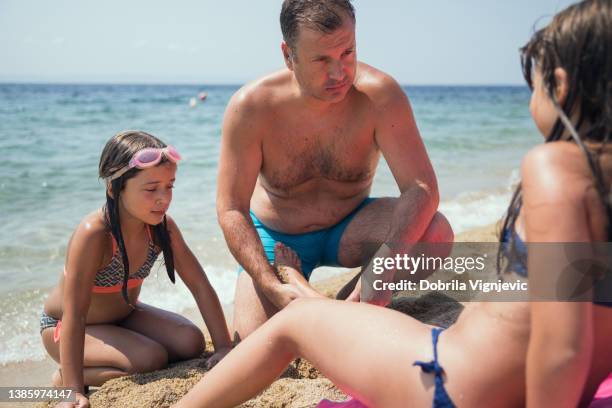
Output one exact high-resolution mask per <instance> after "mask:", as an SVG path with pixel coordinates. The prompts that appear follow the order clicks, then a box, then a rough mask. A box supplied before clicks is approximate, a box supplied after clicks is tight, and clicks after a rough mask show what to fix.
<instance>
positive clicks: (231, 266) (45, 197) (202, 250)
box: [0, 84, 542, 365]
mask: <svg viewBox="0 0 612 408" xmlns="http://www.w3.org/2000/svg"><path fill="white" fill-rule="evenodd" d="M239 87H240V85H227V86H220V85H214V86H213V85H125V84H121V85H109V84H103V85H82V84H78V85H69V84H0V155H1V158H0V282H1V284H0V365H5V364H9V363H18V362H25V361H37V360H42V359H44V358H45V352H44V349H43V347H42V343H41V341H40V335H39V329H38V321H39V315H40V311H41V309H42V304H43V301H44V299H45V297H46V296H48V294H49V292H50V290H51V288H52V287H53V286H54V285H55V284H56V283H57V281H58V279H59V276H60V273H61V271H62V270H63V264H64V257H65V254H66V246H67V243H68V239H69V238H70V235H71V234H72V232H73V230H74V228H75V227H76V226H77V224H78V223H79V221H80V220H81V219H82V217H83V216H84V215H86V214H88V213H89V212H91V211H93V210H95V209H97V208H99V207H100V206H101V205H102V204H103V203H104V198H105V195H104V186H103V184H102V182H101V181H100V180H99V179H98V176H97V169H98V161H99V157H100V153H101V151H102V147H103V146H104V144H105V142H106V141H107V140H108V139H109V138H110V137H111V136H112V135H114V134H115V133H117V132H118V131H120V130H124V129H140V130H145V131H147V132H149V133H151V134H153V135H155V136H157V137H159V138H161V139H162V140H164V141H165V142H166V143H168V144H172V145H174V146H176V147H177V149H178V150H179V151H180V152H181V154H182V155H183V158H184V160H183V161H182V162H181V163H180V165H179V170H178V173H177V181H176V184H175V190H174V199H173V202H172V205H171V207H170V211H169V213H170V214H171V215H172V216H173V218H174V219H175V220H176V222H177V224H178V225H179V227H180V228H181V230H182V232H183V235H184V237H185V239H186V241H187V243H188V244H189V246H190V247H191V249H192V250H193V252H194V253H195V254H196V256H197V257H198V259H199V261H200V263H201V264H202V265H203V267H204V269H205V270H206V274H207V276H208V278H209V280H210V281H211V283H212V285H213V286H214V288H215V290H216V292H217V294H218V295H219V297H220V299H221V302H222V303H223V304H226V305H230V304H231V303H232V299H233V294H234V285H235V281H236V270H237V263H236V262H235V261H234V260H233V258H232V256H231V254H230V253H229V251H228V250H227V247H226V245H225V241H224V238H223V235H222V233H221V230H220V228H219V226H218V223H217V221H216V213H215V190H216V178H217V163H218V157H219V144H220V138H221V124H222V120H223V114H224V110H225V107H226V105H227V102H228V101H229V99H230V97H231V96H232V94H233V93H234V92H236V90H238V89H239ZM403 89H404V91H405V92H406V94H407V95H408V97H409V99H410V101H411V104H412V108H413V111H414V115H415V118H416V121H417V125H418V127H419V130H420V133H421V136H422V138H423V140H424V142H425V146H426V148H427V151H428V154H429V156H430V159H431V161H432V163H433V166H434V169H435V171H436V174H437V177H438V183H439V189H440V194H441V205H440V210H441V211H442V212H443V213H444V214H445V215H446V216H447V218H448V219H449V220H450V222H451V224H452V226H453V228H454V230H455V232H456V233H459V232H462V231H466V230H469V229H472V228H476V227H480V226H484V225H488V224H491V223H493V222H495V221H496V220H497V219H499V218H500V217H501V216H503V214H504V211H505V210H506V207H507V205H508V201H509V198H510V194H511V190H512V188H513V185H514V184H516V182H517V181H518V179H519V175H518V168H519V167H520V162H521V158H522V157H523V156H524V154H525V153H526V152H527V151H528V150H529V149H530V148H532V147H533V146H535V145H536V144H538V143H541V142H542V137H541V136H540V134H539V133H538V131H537V129H536V127H535V125H534V124H533V122H532V120H531V117H530V114H529V108H528V105H529V98H530V91H529V89H528V88H527V87H526V86H405V87H403ZM200 92H206V93H207V95H208V96H207V98H206V99H205V100H204V101H200V100H199V98H198V94H199V93H200ZM194 101H195V102H196V103H195V104H194ZM398 194H399V190H398V188H397V185H396V183H395V181H394V179H393V176H392V174H391V172H390V171H389V169H388V167H387V164H386V162H385V161H384V160H381V162H380V164H379V168H378V171H377V174H376V177H375V180H374V186H373V191H372V196H397V195H398ZM316 278H317V271H315V272H314V273H313V279H316ZM141 300H142V301H143V302H145V303H150V304H153V305H155V306H158V307H162V308H166V309H169V310H172V311H175V312H178V313H182V312H184V311H185V310H188V309H193V308H195V301H194V300H193V298H192V297H191V296H190V293H189V291H188V290H187V288H186V287H185V286H184V285H183V284H182V283H181V282H180V281H177V284H176V285H172V284H171V283H170V282H169V280H168V277H167V275H166V273H165V269H164V268H163V267H160V266H159V265H157V266H156V267H154V269H153V272H152V274H151V275H150V277H149V278H148V279H147V280H146V281H145V284H144V287H143V291H142V294H141Z"/></svg>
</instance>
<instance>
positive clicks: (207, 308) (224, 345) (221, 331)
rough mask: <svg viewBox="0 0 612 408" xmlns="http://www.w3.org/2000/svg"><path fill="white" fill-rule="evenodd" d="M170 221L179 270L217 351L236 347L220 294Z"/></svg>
mask: <svg viewBox="0 0 612 408" xmlns="http://www.w3.org/2000/svg"><path fill="white" fill-rule="evenodd" d="M167 220H168V231H169V233H170V239H171V242H172V251H173V253H174V266H175V269H176V271H177V272H178V274H179V276H180V277H181V279H182V280H183V282H185V285H187V287H188V288H189V290H190V291H191V293H192V294H193V297H194V299H195V301H196V303H197V304H198V308H199V309H200V313H202V317H203V318H204V322H205V323H206V327H207V328H208V331H209V332H210V335H211V337H212V341H213V344H214V346H215V351H217V352H219V351H221V350H222V349H229V348H231V347H232V341H231V338H230V335H229V330H228V328H227V323H226V321H225V316H224V315H223V310H222V309H221V303H220V302H219V298H218V297H217V293H216V292H215V290H214V289H213V287H212V286H211V284H210V282H208V278H207V277H206V274H205V273H204V269H202V266H201V265H200V263H199V262H198V260H197V258H196V257H195V255H194V254H193V252H191V249H189V247H188V246H187V243H186V242H185V240H184V239H183V236H182V234H181V232H180V230H179V229H178V226H177V225H176V223H175V222H174V220H173V219H172V218H170V217H167Z"/></svg>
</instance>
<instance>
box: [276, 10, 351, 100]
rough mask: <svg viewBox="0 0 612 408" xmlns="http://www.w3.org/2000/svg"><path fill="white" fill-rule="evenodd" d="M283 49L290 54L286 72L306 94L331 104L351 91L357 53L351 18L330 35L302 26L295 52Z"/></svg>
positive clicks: (346, 19)
mask: <svg viewBox="0 0 612 408" xmlns="http://www.w3.org/2000/svg"><path fill="white" fill-rule="evenodd" d="M283 50H284V51H285V52H286V53H288V54H289V55H290V59H289V61H288V66H289V69H291V70H292V71H293V72H294V74H295V78H296V80H297V81H298V83H299V85H300V88H301V90H302V91H303V92H304V93H306V94H307V95H309V96H311V97H313V98H316V99H319V100H321V101H326V102H332V103H334V102H340V101H342V100H343V99H344V97H345V96H346V94H347V92H348V91H349V90H350V89H351V86H352V85H353V80H354V79H355V70H356V68H357V54H356V50H355V24H354V23H353V22H352V21H351V19H350V18H345V20H344V24H343V25H342V26H341V27H339V28H338V29H336V30H335V31H333V32H332V33H329V34H326V33H322V32H319V31H316V30H312V29H309V28H307V27H303V26H302V27H300V29H299V34H298V38H297V41H296V44H295V47H294V49H293V50H290V49H288V48H287V46H286V45H285V44H283ZM293 52H295V53H296V54H293Z"/></svg>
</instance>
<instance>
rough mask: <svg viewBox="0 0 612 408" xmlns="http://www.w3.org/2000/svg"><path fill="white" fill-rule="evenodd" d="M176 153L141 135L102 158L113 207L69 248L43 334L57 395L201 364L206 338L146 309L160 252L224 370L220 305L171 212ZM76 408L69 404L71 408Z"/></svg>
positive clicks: (124, 139) (125, 136)
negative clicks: (145, 293) (144, 288)
mask: <svg viewBox="0 0 612 408" xmlns="http://www.w3.org/2000/svg"><path fill="white" fill-rule="evenodd" d="M180 160H181V156H180V155H179V153H178V152H177V150H176V149H175V148H173V147H172V146H166V144H164V143H163V142H162V141H161V140H159V139H157V138H156V137H154V136H152V135H150V134H148V133H145V132H141V131H125V132H121V133H119V134H117V135H115V136H114V137H112V138H111V139H110V140H109V141H108V142H107V143H106V146H105V147H104V150H103V151H102V156H101V157H100V167H99V175H100V177H101V178H103V179H104V181H105V184H106V204H105V205H104V206H103V207H102V208H100V209H98V210H96V211H94V212H92V213H91V214H88V215H87V216H85V218H84V219H83V220H82V221H81V223H80V224H79V225H78V227H77V228H76V230H75V231H74V233H73V235H72V237H71V238H70V241H69V243H68V249H67V254H66V262H65V268H64V272H63V274H62V275H61V277H60V282H59V284H58V285H57V286H56V287H55V288H54V289H53V291H52V292H51V294H50V295H49V297H48V298H47V299H46V301H45V305H44V311H43V313H42V316H41V328H40V331H41V335H42V341H43V344H44V346H45V348H46V350H47V352H48V353H49V355H50V356H51V357H52V358H53V359H54V360H56V361H57V362H58V363H59V364H60V368H59V369H58V371H57V372H56V373H55V374H54V376H53V383H54V385H56V386H64V387H73V388H75V389H76V390H77V405H78V406H80V407H83V406H88V405H89V404H88V401H87V398H86V397H85V396H84V394H85V387H86V386H89V385H94V386H99V385H101V384H102V383H104V382H105V381H107V380H109V379H112V378H116V377H120V376H124V375H128V374H133V373H140V372H148V371H154V370H158V369H161V368H164V367H165V366H166V365H167V364H168V363H169V362H174V361H179V360H186V359H191V358H195V357H198V356H200V354H201V353H202V352H203V351H204V337H203V335H202V332H201V331H200V329H198V328H197V327H196V326H195V325H194V324H193V323H192V322H190V321H189V320H187V319H186V318H184V317H182V316H180V315H178V314H175V313H172V312H169V311H166V310H162V309H158V308H156V307H153V306H150V305H146V304H144V303H142V302H139V301H138V295H139V294H140V289H141V285H142V282H143V280H144V279H145V278H146V277H147V276H148V275H149V273H150V271H151V268H152V267H153V263H154V262H155V260H156V259H157V257H158V255H159V253H160V252H162V253H163V256H164V263H165V268H166V270H167V272H168V276H169V277H170V280H172V282H174V280H175V278H174V271H175V269H176V271H177V272H178V274H179V276H180V277H181V279H182V280H183V281H184V282H185V284H186V285H187V287H188V288H189V290H190V291H191V293H192V294H193V297H194V299H195V300H196V303H197V305H198V307H199V309H200V312H201V313H202V316H203V318H204V321H205V323H206V326H207V328H208V330H209V331H210V334H211V337H212V340H213V343H214V347H215V351H216V353H215V354H214V355H213V356H212V357H211V358H210V359H209V360H208V364H209V365H210V366H212V365H214V364H215V363H216V362H218V361H219V360H220V359H221V358H222V357H223V356H224V355H225V354H226V353H227V352H228V351H229V349H230V347H231V341H230V336H229V332H228V328H227V325H226V322H225V318H224V316H223V312H222V310H221V305H220V303H219V299H218V297H217V295H216V293H215V291H214V289H213V288H212V286H211V285H210V283H209V282H208V279H207V278H206V275H205V273H204V270H203V269H202V267H201V266H200V264H199V262H198V260H197V259H196V257H195V256H194V255H193V253H192V252H191V250H190V249H189V247H188V246H187V244H186V243H185V241H184V240H183V237H182V235H181V233H180V231H179V229H178V227H177V225H176V224H175V222H174V221H173V220H172V218H170V217H169V216H168V215H167V214H166V212H167V211H168V208H169V206H170V202H171V201H172V189H173V187H174V181H175V175H176V170H177V163H178V162H179V161H180ZM64 405H68V406H70V405H71V404H64Z"/></svg>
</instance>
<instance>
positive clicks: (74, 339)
mask: <svg viewBox="0 0 612 408" xmlns="http://www.w3.org/2000/svg"><path fill="white" fill-rule="evenodd" d="M107 238H108V237H107V234H106V232H105V231H104V228H103V226H100V225H98V226H96V225H95V222H89V221H88V220H85V221H83V222H82V223H81V225H79V227H78V228H77V230H76V231H75V233H74V235H73V237H72V238H71V241H70V243H69V245H68V253H67V256H66V265H65V267H66V269H65V277H64V289H63V290H64V292H63V301H62V328H61V341H60V364H61V367H62V381H63V385H64V386H65V387H72V388H75V389H76V390H77V392H79V393H82V392H83V386H84V384H83V353H84V346H85V344H84V343H85V323H86V318H87V311H88V309H89V303H90V300H91V289H92V286H93V283H94V279H95V276H96V272H97V270H98V267H99V265H100V263H101V260H102V256H103V253H104V246H105V244H106V243H107Z"/></svg>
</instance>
